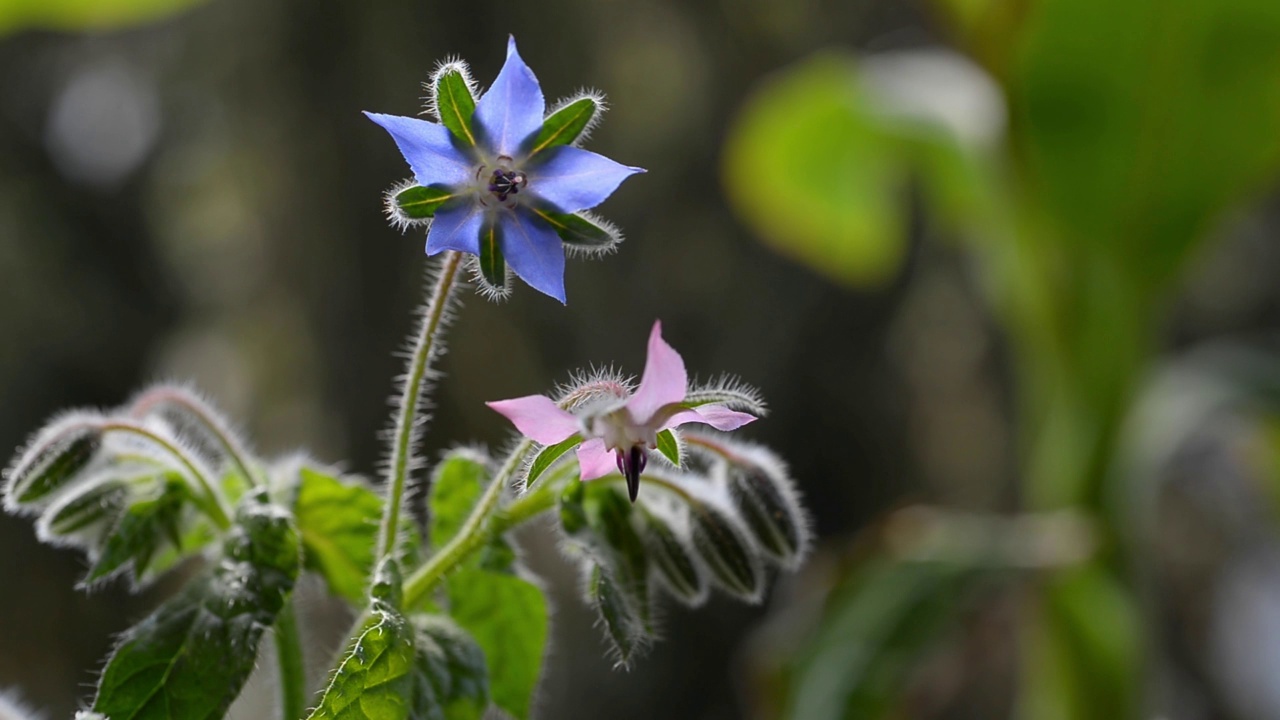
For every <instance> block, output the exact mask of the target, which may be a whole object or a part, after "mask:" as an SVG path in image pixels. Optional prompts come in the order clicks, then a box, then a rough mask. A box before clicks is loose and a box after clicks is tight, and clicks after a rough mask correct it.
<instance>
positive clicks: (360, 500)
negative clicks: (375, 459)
mask: <svg viewBox="0 0 1280 720" xmlns="http://www.w3.org/2000/svg"><path fill="white" fill-rule="evenodd" d="M294 513H295V518H296V521H297V524H298V531H299V533H300V534H301V536H302V545H303V548H304V550H305V551H306V565H307V569H309V570H314V571H315V572H317V573H319V574H320V575H321V576H322V577H324V579H325V582H326V583H327V584H328V585H329V591H330V592H332V593H333V594H335V595H338V596H341V597H343V598H346V599H347V600H349V601H351V602H352V603H353V604H355V605H357V606H359V605H362V604H363V603H364V599H365V590H366V587H365V584H366V582H367V580H368V577H369V571H370V570H371V569H372V568H373V560H374V553H373V550H374V543H375V542H376V541H377V537H378V521H379V518H380V517H381V515H382V499H381V498H379V497H378V495H377V494H376V493H374V492H373V491H372V490H370V489H369V488H367V487H365V486H363V485H361V484H358V483H357V482H355V481H343V480H341V479H339V478H336V477H333V476H331V475H328V474H325V473H323V472H321V471H319V470H315V469H312V468H306V467H304V468H302V469H301V470H300V473H299V486H298V499H297V504H296V506H295V508H294Z"/></svg>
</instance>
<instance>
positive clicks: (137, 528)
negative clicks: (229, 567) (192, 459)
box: [84, 475, 191, 584]
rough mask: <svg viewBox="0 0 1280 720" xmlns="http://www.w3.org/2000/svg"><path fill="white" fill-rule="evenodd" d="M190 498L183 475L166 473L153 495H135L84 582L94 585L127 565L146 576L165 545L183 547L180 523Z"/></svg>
mask: <svg viewBox="0 0 1280 720" xmlns="http://www.w3.org/2000/svg"><path fill="white" fill-rule="evenodd" d="M189 500H191V493H190V491H189V489H188V487H187V484H186V482H185V481H184V480H183V479H182V478H181V477H178V476H174V475H166V476H162V478H161V480H160V482H158V483H156V487H155V492H153V493H152V494H151V496H150V497H148V496H143V497H139V498H135V499H134V500H133V502H131V503H130V504H129V506H128V507H127V508H125V509H124V511H123V513H122V514H121V516H120V518H119V520H117V521H116V523H115V527H113V528H112V529H111V531H110V532H109V533H108V534H107V538H106V541H105V542H104V543H103V547H102V551H101V553H99V555H98V557H97V559H96V561H95V562H94V563H93V567H91V568H90V569H89V573H88V574H87V575H86V576H85V579H84V582H85V583H88V584H92V583H94V582H96V581H98V580H101V579H103V578H105V577H107V576H109V575H112V574H114V573H115V572H117V571H119V570H121V569H123V568H125V567H126V566H128V567H130V568H131V569H132V572H133V573H134V576H135V577H138V578H141V577H143V576H145V575H146V574H147V573H148V571H149V570H150V565H151V560H152V558H153V557H154V556H155V554H156V551H157V550H158V549H159V548H160V547H161V546H163V545H164V544H166V543H168V544H171V545H172V546H173V547H181V546H182V537H181V534H180V532H181V531H180V528H179V526H180V524H181V520H182V515H183V512H182V511H183V509H184V508H183V506H184V504H185V503H186V502H187V501H189Z"/></svg>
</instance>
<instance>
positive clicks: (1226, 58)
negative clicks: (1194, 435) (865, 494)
mask: <svg viewBox="0 0 1280 720" xmlns="http://www.w3.org/2000/svg"><path fill="white" fill-rule="evenodd" d="M936 5H937V7H938V10H939V12H940V13H941V14H942V15H943V16H945V17H947V18H949V19H950V20H951V21H952V23H953V25H952V27H953V30H954V37H955V41H956V44H957V45H958V46H959V47H961V48H962V49H964V50H965V52H966V53H967V54H968V56H969V57H968V58H966V57H965V56H962V55H959V54H956V53H952V52H949V51H941V50H917V51H899V52H888V53H882V54H879V55H874V56H871V57H868V58H860V59H855V58H853V57H851V56H845V55H839V54H831V55H827V56H823V57H818V58H814V59H812V60H809V61H807V62H804V63H801V64H800V65H798V66H797V67H795V68H792V69H790V70H788V71H786V72H784V73H783V74H781V75H779V76H777V77H775V78H773V79H771V80H770V81H769V82H768V83H766V84H765V85H763V86H762V87H761V88H760V89H759V91H758V92H757V94H756V95H755V97H754V98H753V99H752V100H751V101H750V102H749V103H748V105H747V106H746V107H745V108H744V110H743V111H742V115H741V117H740V118H739V120H738V122H737V125H736V127H735V128H734V131H733V133H732V135H731V137H730V139H729V141H728V147H727V149H726V155H725V158H726V160H725V183H726V186H727V188H728V191H729V195H730V198H731V199H732V200H733V201H734V202H735V203H736V205H737V209H738V210H739V212H740V213H741V215H742V216H743V217H744V219H746V220H747V221H748V222H749V223H751V224H752V225H753V226H754V227H755V229H756V230H757V231H758V232H759V233H760V235H761V236H762V239H764V240H765V241H766V242H767V243H769V244H770V245H772V246H773V247H774V248H775V249H777V250H778V251H779V252H780V253H782V254H784V255H787V256H789V257H791V258H793V259H796V260H798V261H800V262H803V263H807V264H809V265H811V266H812V267H813V268H814V269H815V270H816V271H818V272H820V273H823V274H825V275H827V276H828V277H830V278H832V279H834V280H837V281H840V282H844V283H848V284H850V285H854V286H862V287H868V286H870V287H875V286H878V285H881V284H883V283H884V282H885V281H887V280H889V279H891V278H893V277H894V276H895V274H896V273H897V272H898V271H899V270H900V268H901V265H902V261H903V258H904V257H905V256H906V254H907V253H906V250H905V243H906V228H907V226H908V220H907V219H906V218H907V215H906V213H905V211H904V210H905V209H904V208H903V205H904V203H903V202H902V200H903V197H904V195H905V193H904V191H905V190H906V189H907V188H908V186H909V185H910V184H912V183H914V186H913V187H916V188H918V190H919V194H920V195H921V197H922V199H923V203H924V205H925V209H926V211H927V215H928V217H929V218H930V222H931V224H932V225H936V226H937V229H940V230H941V231H943V232H944V233H946V234H949V235H954V236H956V237H959V238H961V239H963V240H964V241H965V242H966V243H967V247H968V248H969V249H970V251H971V252H972V253H973V255H974V256H975V257H976V259H978V260H979V261H980V265H981V267H982V269H983V275H982V280H983V281H984V283H985V289H986V290H987V293H988V297H989V299H990V302H991V303H992V305H993V307H994V309H995V312H996V314H997V317H998V318H1000V320H1001V321H1002V323H1003V325H1004V329H1005V331H1006V332H1007V333H1008V335H1009V338H1010V340H1011V349H1012V353H1013V360H1014V363H1013V364H1014V377H1015V381H1016V383H1017V386H1016V388H1017V389H1016V397H1017V398H1018V403H1017V409H1016V413H1017V421H1018V433H1019V440H1020V443H1021V450H1020V453H1019V457H1020V462H1019V464H1020V469H1019V472H1018V473H1017V475H1018V477H1019V478H1020V493H1019V494H1020V497H1021V503H1022V505H1023V508H1024V509H1025V510H1026V511H1030V512H1033V513H1046V512H1050V513H1051V512H1064V511H1065V512H1070V513H1074V514H1077V515H1079V516H1080V517H1083V518H1087V519H1088V522H1089V524H1090V526H1091V527H1093V528H1095V529H1096V532H1094V533H1093V534H1092V536H1091V537H1092V540H1091V543H1090V547H1091V548H1092V552H1090V553H1086V554H1083V555H1077V556H1072V555H1068V556H1066V557H1065V558H1063V560H1064V561H1063V562H1061V563H1054V564H1050V565H1048V566H1044V567H1038V568H1029V567H1026V566H1019V565H1017V564H1016V563H1010V562H1009V561H1008V558H1007V557H1006V556H1005V554H1002V553H1000V552H997V551H996V550H997V549H998V548H996V547H994V546H992V547H991V548H990V550H991V551H990V552H985V553H981V552H980V553H975V554H972V555H967V556H964V557H963V558H956V557H933V558H930V559H921V558H919V557H912V556H911V555H910V554H903V553H901V552H899V551H898V550H895V547H894V544H893V543H890V542H887V541H883V540H882V541H880V542H879V544H876V548H877V549H876V550H873V551H872V552H870V553H869V557H866V558H864V559H863V560H861V561H858V562H855V563H854V565H853V567H852V568H848V569H846V570H845V571H843V574H842V577H841V579H838V580H836V581H835V589H834V590H833V591H832V592H831V594H830V596H829V598H828V601H827V605H826V609H825V610H824V619H823V620H822V621H821V626H820V627H819V628H817V629H816V630H814V631H813V635H812V636H811V639H810V640H809V641H808V642H806V643H800V644H798V645H794V644H793V647H792V655H791V657H790V659H789V660H788V661H787V662H785V663H782V664H781V665H780V666H779V667H777V668H775V670H776V675H775V677H774V678H773V681H772V682H773V685H772V687H773V688H774V693H773V697H770V698H766V700H767V701H768V702H770V703H771V705H772V707H773V710H774V712H776V713H777V714H779V715H782V716H785V717H797V718H804V719H805V720H820V719H822V718H875V717H882V716H885V715H886V714H890V713H892V712H894V711H895V709H897V711H899V712H902V711H903V705H902V703H903V698H902V696H903V693H904V690H905V688H906V686H907V684H908V682H909V678H910V676H911V673H912V672H913V671H914V669H915V668H917V667H918V666H919V664H920V662H921V658H923V657H924V656H925V655H926V654H927V652H928V651H929V650H930V649H931V648H933V647H935V646H936V645H937V644H938V643H939V642H940V639H941V638H943V637H945V636H946V635H947V634H948V633H952V632H954V627H955V625H956V619H957V618H958V617H959V616H960V615H961V614H962V613H964V612H966V608H972V607H974V606H981V605H982V604H984V603H986V604H990V603H992V602H995V601H996V599H998V598H999V597H1001V596H1002V595H1007V594H1008V592H1009V590H1010V588H1013V590H1014V596H1015V597H1017V598H1018V599H1019V601H1018V605H1019V606H1020V608H1021V609H1020V611H1019V616H1020V619H1019V622H1018V627H1019V636H1020V638H1019V645H1020V654H1021V673H1020V678H1019V681H1018V687H1017V689H1016V691H1015V695H1016V699H1015V702H1014V714H1015V715H1016V716H1017V717H1022V718H1029V719H1031V720H1094V719H1096V718H1137V717H1141V716H1145V715H1147V714H1149V712H1150V708H1144V705H1143V700H1144V691H1145V689H1146V687H1147V680H1148V678H1147V677H1146V675H1147V673H1148V672H1149V670H1150V668H1149V666H1148V665H1147V664H1146V663H1144V658H1143V649H1144V640H1143V636H1144V633H1145V632H1146V631H1147V629H1148V628H1146V627H1144V621H1143V616H1142V613H1141V612H1140V611H1139V608H1138V599H1137V598H1138V594H1137V588H1136V584H1137V583H1136V580H1135V578H1134V577H1133V569H1134V564H1135V558H1134V557H1132V556H1131V552H1130V547H1129V546H1127V545H1126V542H1127V540H1128V538H1127V537H1126V536H1125V531H1126V525H1127V516H1126V513H1128V512H1132V510H1131V509H1130V508H1126V507H1125V505H1124V503H1123V502H1121V499H1122V498H1124V497H1125V492H1124V490H1123V487H1124V485H1125V484H1126V483H1128V482H1130V480H1129V479H1128V478H1126V477H1124V476H1123V475H1122V474H1120V473H1118V472H1117V471H1116V458H1117V451H1118V446H1119V444H1120V443H1121V442H1122V438H1123V437H1124V436H1123V433H1122V432H1121V431H1122V428H1123V427H1124V425H1125V423H1126V419H1127V417H1128V415H1129V413H1130V408H1131V406H1132V404H1133V403H1134V401H1135V398H1136V396H1137V395H1138V393H1139V391H1140V389H1141V387H1142V386H1143V384H1144V383H1145V381H1146V378H1147V375H1148V374H1149V371H1150V368H1151V366H1152V363H1153V361H1154V360H1155V359H1156V358H1157V357H1158V355H1159V352H1160V349H1161V338H1160V329H1161V327H1160V326H1161V322H1162V318H1163V316H1164V314H1165V307H1166V304H1167V302H1168V300H1169V298H1170V296H1171V294H1172V291H1173V290H1175V289H1176V285H1177V282H1178V281H1179V280H1180V278H1181V277H1182V275H1183V274H1184V272H1185V270H1186V268H1187V267H1188V265H1189V264H1190V263H1191V261H1192V260H1193V259H1195V258H1196V257H1197V255H1198V253H1200V252H1202V248H1203V246H1204V245H1205V244H1206V241H1207V240H1208V239H1209V236H1210V231H1211V230H1212V229H1213V228H1214V225H1215V223H1216V222H1217V221H1218V220H1219V216H1220V215H1221V213H1222V211H1223V210H1224V209H1226V208H1230V207H1232V206H1235V205H1238V204H1240V203H1242V202H1244V201H1247V200H1248V198H1249V197H1250V195H1251V194H1252V193H1254V192H1256V191H1257V190H1258V189H1260V188H1261V187H1262V186H1263V184H1264V183H1266V182H1274V178H1275V174H1276V170H1277V165H1278V161H1280V134H1277V133H1276V132H1275V128H1277V127H1280V4H1277V3H1275V2H1273V1H1272V0H1230V1H1225V2H1224V1H1222V0H1174V1H1172V2H1171V1H1168V0H1132V1H1131V2H1125V3H1114V2H1108V1H1105V0H1083V1H1077V0H1039V1H1035V0H1025V1H1024V2H1015V3H1003V2H995V1H987V0H976V1H962V0H939V1H938V2H937V3H936ZM969 58H972V59H969ZM1028 517H1033V516H1028ZM1011 541H1013V542H1025V541H1026V540H1025V538H1022V539H1017V538H1015V539H1012V540H1011ZM906 715H909V716H913V717H914V716H916V715H915V714H913V713H911V712H910V711H906Z"/></svg>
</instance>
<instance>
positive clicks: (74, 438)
mask: <svg viewBox="0 0 1280 720" xmlns="http://www.w3.org/2000/svg"><path fill="white" fill-rule="evenodd" d="M101 446H102V430H101V428H99V427H98V424H97V418H96V417H93V418H89V417H86V416H83V415H72V416H68V417H67V418H66V419H64V420H62V421H59V422H55V423H53V424H51V425H50V426H48V427H46V428H45V429H44V430H43V431H41V432H40V433H39V434H38V435H37V436H36V438H35V440H33V441H32V443H31V444H30V445H29V446H28V447H27V449H26V451H24V452H23V453H22V455H21V456H20V457H19V458H18V459H17V460H16V461H15V462H14V464H13V465H12V466H11V467H10V470H9V472H8V480H9V484H8V487H7V488H6V490H7V492H6V497H5V502H6V505H7V506H8V507H9V509H10V510H16V509H17V508H19V507H22V506H36V507H39V506H41V505H43V504H44V503H43V502H42V501H47V500H48V499H50V496H51V495H52V494H53V493H55V492H57V491H58V490H60V489H61V488H62V487H64V486H65V485H67V483H69V482H70V481H71V480H72V479H73V478H75V477H76V475H77V474H79V473H80V471H82V470H84V468H85V467H86V466H87V465H88V464H89V462H90V461H91V460H93V458H94V456H95V455H96V454H97V452H98V449H99V448H100V447H101Z"/></svg>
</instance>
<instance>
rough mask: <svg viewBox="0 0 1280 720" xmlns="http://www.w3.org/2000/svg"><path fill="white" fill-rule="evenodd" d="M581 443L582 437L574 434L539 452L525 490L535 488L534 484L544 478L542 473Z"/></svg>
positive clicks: (527, 478) (525, 481)
mask: <svg viewBox="0 0 1280 720" xmlns="http://www.w3.org/2000/svg"><path fill="white" fill-rule="evenodd" d="M581 442H582V436H581V435H579V434H578V433H574V434H572V435H570V436H569V437H567V438H565V439H564V440H563V441H561V442H558V443H556V444H555V445H548V446H547V447H544V448H542V449H541V450H539V451H538V454H537V456H536V457H534V458H533V463H532V464H531V465H529V473H528V475H526V476H525V480H524V486H525V489H526V490H527V489H528V488H530V487H533V484H534V483H535V482H537V480H538V478H540V477H542V473H544V472H546V471H547V468H549V467H551V464H552V463H554V462H555V461H556V460H559V459H560V457H561V456H562V455H564V454H565V453H567V452H569V451H570V450H572V449H574V448H576V447H577V446H578V444H579V443H581Z"/></svg>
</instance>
